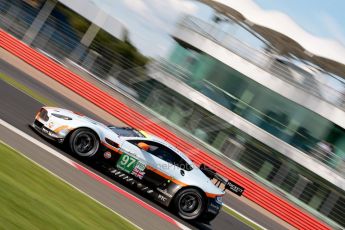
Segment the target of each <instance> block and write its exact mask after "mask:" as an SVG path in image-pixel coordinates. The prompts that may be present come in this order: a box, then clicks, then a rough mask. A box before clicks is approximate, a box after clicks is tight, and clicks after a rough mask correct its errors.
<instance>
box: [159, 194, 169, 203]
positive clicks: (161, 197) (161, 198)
mask: <svg viewBox="0 0 345 230" xmlns="http://www.w3.org/2000/svg"><path fill="white" fill-rule="evenodd" d="M158 199H159V200H161V201H163V202H166V201H167V199H168V198H166V197H165V196H162V195H161V194H159V195H158Z"/></svg>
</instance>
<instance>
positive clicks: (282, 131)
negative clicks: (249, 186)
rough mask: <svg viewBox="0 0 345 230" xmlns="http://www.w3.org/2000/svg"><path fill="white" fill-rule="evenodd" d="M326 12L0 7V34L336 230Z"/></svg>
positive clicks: (339, 47)
mask: <svg viewBox="0 0 345 230" xmlns="http://www.w3.org/2000/svg"><path fill="white" fill-rule="evenodd" d="M307 2H308V3H307ZM331 2H332V3H327V2H324V1H304V2H303V3H301V2H300V1H269V0H257V1H254V0H242V1H232V0H228V1H226V0H200V1H183V0H167V1H159V0H147V1H142V0H121V1H111V0H93V1H92V0H83V1H82V0H58V1H57V0H36V1H34V0H12V1H7V0H0V22H1V23H0V25H1V28H2V29H4V30H5V31H7V32H9V33H11V34H12V35H14V36H16V37H17V38H19V39H21V40H22V41H23V42H25V43H27V44H29V45H31V46H32V47H34V48H35V49H36V50H39V51H40V52H42V53H44V54H46V55H48V56H50V57H51V58H53V59H55V60H56V61H58V62H60V63H62V64H63V65H65V66H66V67H67V68H70V69H73V70H77V71H79V73H81V74H86V75H89V76H92V77H94V78H95V79H97V80H99V81H101V82H104V83H106V84H108V85H110V86H111V87H112V88H114V89H115V90H117V91H120V92H121V93H123V94H124V95H126V96H127V97H128V98H130V99H131V100H133V101H135V103H137V104H139V105H141V108H142V109H143V110H145V111H149V112H150V113H152V114H154V116H155V117H157V118H158V119H159V120H160V121H161V122H164V123H166V124H168V125H170V126H172V127H174V128H175V129H177V130H179V131H180V132H182V133H184V134H185V135H187V136H188V137H189V138H191V139H193V140H195V141H197V142H198V143H199V144H200V145H201V146H203V147H204V148H207V149H208V150H209V152H212V153H213V154H215V155H217V156H218V157H220V158H222V159H223V160H224V162H226V163H227V164H229V165H231V166H234V167H236V168H237V169H239V170H241V171H243V172H245V173H247V174H248V175H250V176H251V177H252V178H253V179H255V180H256V181H258V182H260V183H263V184H265V185H266V186H269V187H270V188H272V189H273V190H274V191H276V192H278V193H279V194H281V195H283V196H285V197H286V198H288V199H289V200H291V201H292V202H294V203H296V204H297V205H299V206H300V207H302V208H304V209H306V210H308V211H309V212H311V213H313V214H314V215H316V216H318V217H319V218H322V219H323V220H325V221H326V222H327V223H331V224H332V225H333V226H341V227H345V215H344V214H345V178H344V177H345V129H344V128H345V81H344V78H345V55H344V54H345V47H344V42H345V35H344V30H343V28H344V24H342V23H343V22H344V20H343V19H344V18H343V14H342V13H343V12H341V9H344V7H345V5H344V3H342V2H339V1H331ZM333 3H334V4H333Z"/></svg>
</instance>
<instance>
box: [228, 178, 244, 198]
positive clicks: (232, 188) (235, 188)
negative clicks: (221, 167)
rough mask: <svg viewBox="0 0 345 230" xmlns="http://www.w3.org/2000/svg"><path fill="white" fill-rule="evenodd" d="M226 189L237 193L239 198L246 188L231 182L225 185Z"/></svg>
mask: <svg viewBox="0 0 345 230" xmlns="http://www.w3.org/2000/svg"><path fill="white" fill-rule="evenodd" d="M225 189H228V190H230V191H231V192H233V193H235V194H236V195H238V196H241V195H242V193H243V192H244V188H243V187H242V186H240V185H238V184H236V183H235V182H233V181H231V180H229V181H228V182H227V183H226V184H225Z"/></svg>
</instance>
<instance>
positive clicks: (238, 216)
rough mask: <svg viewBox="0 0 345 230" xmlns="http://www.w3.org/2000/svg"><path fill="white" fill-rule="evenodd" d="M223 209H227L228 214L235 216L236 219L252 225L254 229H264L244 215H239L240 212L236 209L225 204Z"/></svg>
mask: <svg viewBox="0 0 345 230" xmlns="http://www.w3.org/2000/svg"><path fill="white" fill-rule="evenodd" d="M222 209H223V211H225V212H226V213H227V214H229V215H230V216H233V217H235V218H236V219H238V220H239V221H241V222H242V223H245V224H246V225H248V226H249V227H251V228H252V229H255V230H263V228H261V227H260V226H258V225H256V224H255V223H253V222H252V221H250V220H248V219H246V218H244V217H243V216H241V215H239V214H238V213H236V212H235V211H233V210H231V209H229V208H227V207H226V206H223V208H222Z"/></svg>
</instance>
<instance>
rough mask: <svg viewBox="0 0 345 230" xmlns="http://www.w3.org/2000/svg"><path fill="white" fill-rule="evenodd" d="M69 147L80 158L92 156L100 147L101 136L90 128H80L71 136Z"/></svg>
mask: <svg viewBox="0 0 345 230" xmlns="http://www.w3.org/2000/svg"><path fill="white" fill-rule="evenodd" d="M68 143H69V149H70V150H71V152H72V153H73V154H74V155H76V156H78V157H80V158H91V157H93V156H94V155H95V154H96V153H97V151H98V149H99V138H98V136H97V134H96V133H94V132H93V131H92V130H90V129H86V128H80V129H77V130H75V131H74V132H73V133H72V134H71V136H70V137H69V141H68Z"/></svg>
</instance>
